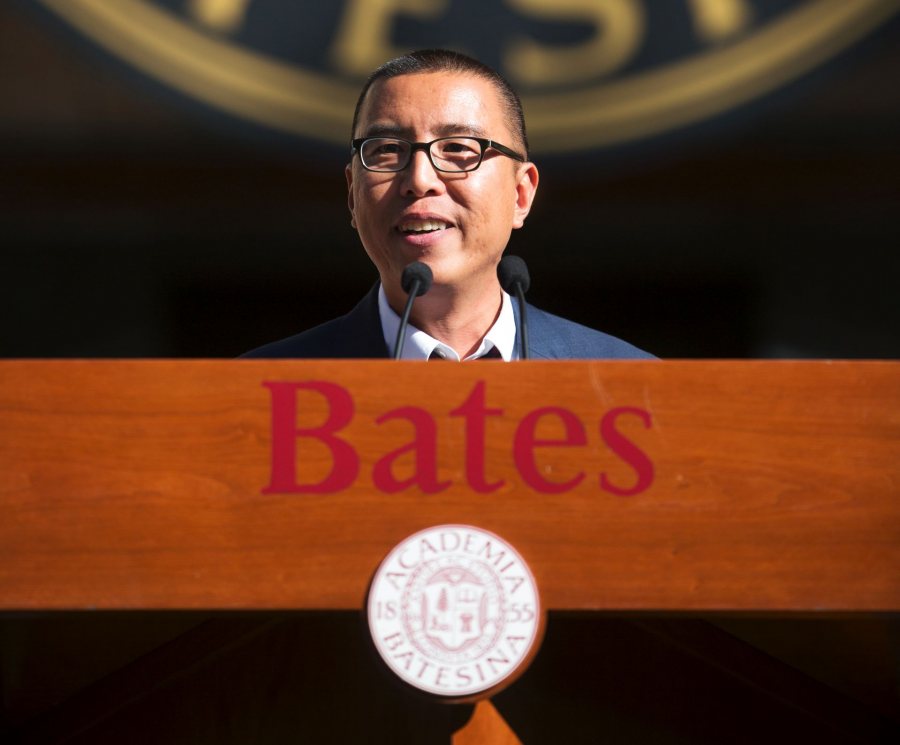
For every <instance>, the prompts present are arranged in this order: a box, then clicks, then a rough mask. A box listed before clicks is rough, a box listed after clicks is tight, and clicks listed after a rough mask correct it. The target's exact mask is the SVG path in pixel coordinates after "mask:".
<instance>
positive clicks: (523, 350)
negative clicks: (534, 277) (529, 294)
mask: <svg viewBox="0 0 900 745" xmlns="http://www.w3.org/2000/svg"><path fill="white" fill-rule="evenodd" d="M516 298H517V299H518V301H519V356H520V357H521V358H522V359H523V360H527V359H528V318H527V315H526V314H527V311H526V310H525V291H524V290H523V289H522V283H521V282H516Z"/></svg>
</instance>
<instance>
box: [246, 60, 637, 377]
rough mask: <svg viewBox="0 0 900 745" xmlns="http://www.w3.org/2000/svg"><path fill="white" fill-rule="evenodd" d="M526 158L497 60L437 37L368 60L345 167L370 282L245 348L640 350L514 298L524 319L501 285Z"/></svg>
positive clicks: (556, 353)
mask: <svg viewBox="0 0 900 745" xmlns="http://www.w3.org/2000/svg"><path fill="white" fill-rule="evenodd" d="M528 157H529V156H528V138H527V135H526V131H525V119H524V116H523V113H522V104H521V102H520V100H519V97H518V95H517V94H516V93H515V91H513V89H512V88H511V87H510V85H509V83H508V82H507V81H506V80H505V79H504V78H503V77H502V76H500V75H499V74H498V73H497V72H496V71H494V70H492V69H491V68H489V67H487V66H485V65H483V64H482V63H480V62H478V61H476V60H474V59H472V58H470V57H466V56H465V55H462V54H459V53H456V52H451V51H446V50H423V51H418V52H413V53H411V54H408V55H405V56H403V57H398V58H397V59H393V60H390V61H389V62H387V63H385V64H384V65H382V66H381V67H379V68H378V69H377V70H376V71H375V72H374V73H372V75H371V76H370V77H369V80H368V81H367V82H366V84H365V86H364V87H363V89H362V92H361V93H360V96H359V100H358V102H357V105H356V112H355V114H354V119H353V127H352V143H351V153H350V163H349V164H348V165H347V166H346V168H345V173H346V177H347V189H348V197H347V205H348V207H349V209H350V222H351V224H352V225H353V227H354V228H355V229H356V230H357V232H358V233H359V237H360V240H361V242H362V244H363V247H364V248H365V250H366V253H367V254H368V255H369V258H370V259H371V260H372V263H374V264H375V267H376V268H377V269H378V274H379V277H380V282H379V283H378V284H377V285H376V286H375V287H373V288H372V290H371V291H370V292H369V293H368V294H367V295H366V296H365V297H364V298H363V299H362V300H361V301H360V303H359V304H358V305H357V306H356V307H355V308H354V309H353V310H351V311H350V312H349V313H348V314H347V315H344V316H341V317H340V318H337V319H334V320H332V321H329V322H327V323H324V324H322V325H321V326H317V327H316V328H313V329H310V330H308V331H305V332H303V333H300V334H297V335H296V336H292V337H289V338H287V339H283V340H281V341H277V342H274V343H271V344H267V345H265V346H262V347H259V348H258V349H255V350H253V351H251V352H248V353H247V354H246V355H245V356H246V357H261V358H381V357H387V356H391V355H392V354H394V353H395V352H397V354H396V355H395V356H396V357H397V358H398V359H410V360H413V359H419V360H428V359H443V360H454V361H460V360H475V359H481V358H487V357H494V358H502V359H503V360H506V361H509V360H514V359H519V358H522V357H526V356H531V357H533V358H535V359H629V358H630V359H635V358H647V357H650V355H648V354H647V353H645V352H643V351H641V350H640V349H637V348H636V347H634V346H632V345H630V344H628V343H626V342H624V341H622V340H620V339H616V338H615V337H612V336H609V335H607V334H603V333H601V332H599V331H594V330H592V329H589V328H586V327H585V326H581V325H579V324H576V323H573V322H571V321H567V320H564V319H562V318H559V317H557V316H554V315H551V314H549V313H545V312H543V311H541V310H539V309H537V308H534V307H533V306H524V308H525V313H524V319H523V313H522V310H521V309H520V308H519V307H518V306H517V305H515V304H514V303H513V302H512V300H511V298H510V295H509V294H508V292H507V291H506V290H505V289H504V287H503V286H502V283H501V279H500V278H498V272H497V268H498V264H499V263H500V260H501V257H502V255H503V251H504V250H505V248H506V245H507V243H508V241H509V238H510V234H511V233H512V231H513V230H514V229H517V228H521V227H522V226H523V225H524V223H525V218H526V217H527V216H528V213H529V211H530V210H531V204H532V202H533V200H534V196H535V193H536V191H537V187H538V169H537V166H535V164H534V163H532V162H531V161H530V160H529V159H528ZM414 262H422V263H424V264H425V265H427V269H425V271H426V272H427V271H428V269H430V273H429V275H430V277H433V280H432V281H430V283H429V282H427V281H426V282H425V286H424V288H422V287H420V289H419V294H421V297H418V298H417V299H416V300H415V303H414V305H413V307H412V312H411V316H410V326H409V329H408V333H406V334H405V335H403V340H399V338H400V336H401V335H399V334H398V333H397V332H398V329H399V328H400V327H401V325H402V324H401V318H400V315H399V314H400V312H401V311H402V310H403V308H404V306H405V304H406V302H407V295H408V290H409V286H408V283H407V282H404V280H403V277H404V270H405V269H407V268H408V267H409V266H410V265H411V264H413V263H414ZM519 279H521V278H519ZM512 280H513V281H516V277H513V278H512ZM428 284H430V287H429V286H428ZM503 284H507V283H503ZM524 284H525V285H527V275H526V279H525V280H524ZM404 287H406V289H404ZM423 289H424V292H423ZM507 289H509V288H507ZM525 289H527V287H526V288H525ZM523 302H524V301H523ZM526 319H527V328H528V333H527V335H526V334H524V333H523V331H524V329H523V326H524V325H525V323H526ZM517 332H518V337H517ZM517 338H518V343H517ZM525 338H527V339H528V340H529V341H528V344H527V345H525V346H524V348H523V339H525ZM397 347H399V352H398V351H397Z"/></svg>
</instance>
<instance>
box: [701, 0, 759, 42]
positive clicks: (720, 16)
mask: <svg viewBox="0 0 900 745" xmlns="http://www.w3.org/2000/svg"><path fill="white" fill-rule="evenodd" d="M688 5H689V6H690V9H691V13H692V14H693V16H694V31H695V32H696V33H697V36H698V37H699V38H700V39H701V40H702V41H706V42H709V43H715V42H718V41H724V40H725V39H728V38H729V37H732V36H735V35H737V34H739V33H741V32H742V31H743V30H744V29H746V28H747V27H749V26H750V24H751V22H752V21H753V8H752V7H751V6H750V3H748V2H747V0H688Z"/></svg>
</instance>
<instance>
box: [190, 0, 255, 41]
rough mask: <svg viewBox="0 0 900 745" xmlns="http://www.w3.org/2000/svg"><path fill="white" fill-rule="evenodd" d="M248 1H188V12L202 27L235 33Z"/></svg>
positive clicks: (244, 14)
mask: <svg viewBox="0 0 900 745" xmlns="http://www.w3.org/2000/svg"><path fill="white" fill-rule="evenodd" d="M248 5H250V0H190V2H189V4H188V10H189V11H190V13H191V15H192V16H193V17H194V18H196V19H197V20H198V21H200V23H202V24H203V25H204V26H208V27H209V28H211V29H213V30H214V31H220V32H222V33H233V32H235V31H237V30H238V29H239V28H240V27H241V24H243V22H244V17H245V16H246V14H247V6H248Z"/></svg>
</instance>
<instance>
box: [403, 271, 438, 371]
mask: <svg viewBox="0 0 900 745" xmlns="http://www.w3.org/2000/svg"><path fill="white" fill-rule="evenodd" d="M433 280H434V275H433V274H432V273H431V267H430V266H428V264H423V263H422V262H421V261H414V262H413V263H412V264H407V265H406V268H405V269H404V270H403V274H402V275H401V276H400V286H401V287H402V288H403V292H405V293H406V294H407V295H408V296H409V297H408V298H407V299H406V307H405V308H404V309H403V315H402V316H400V328H398V329H397V342H396V343H395V344H394V359H395V360H399V359H400V353H401V352H402V351H403V342H404V341H406V326H407V324H408V323H409V314H410V313H411V312H412V307H413V301H414V300H415V299H416V298H417V297H419V296H421V295H424V294H425V293H426V292H428V291H429V290H430V289H431V283H432V281H433Z"/></svg>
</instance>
